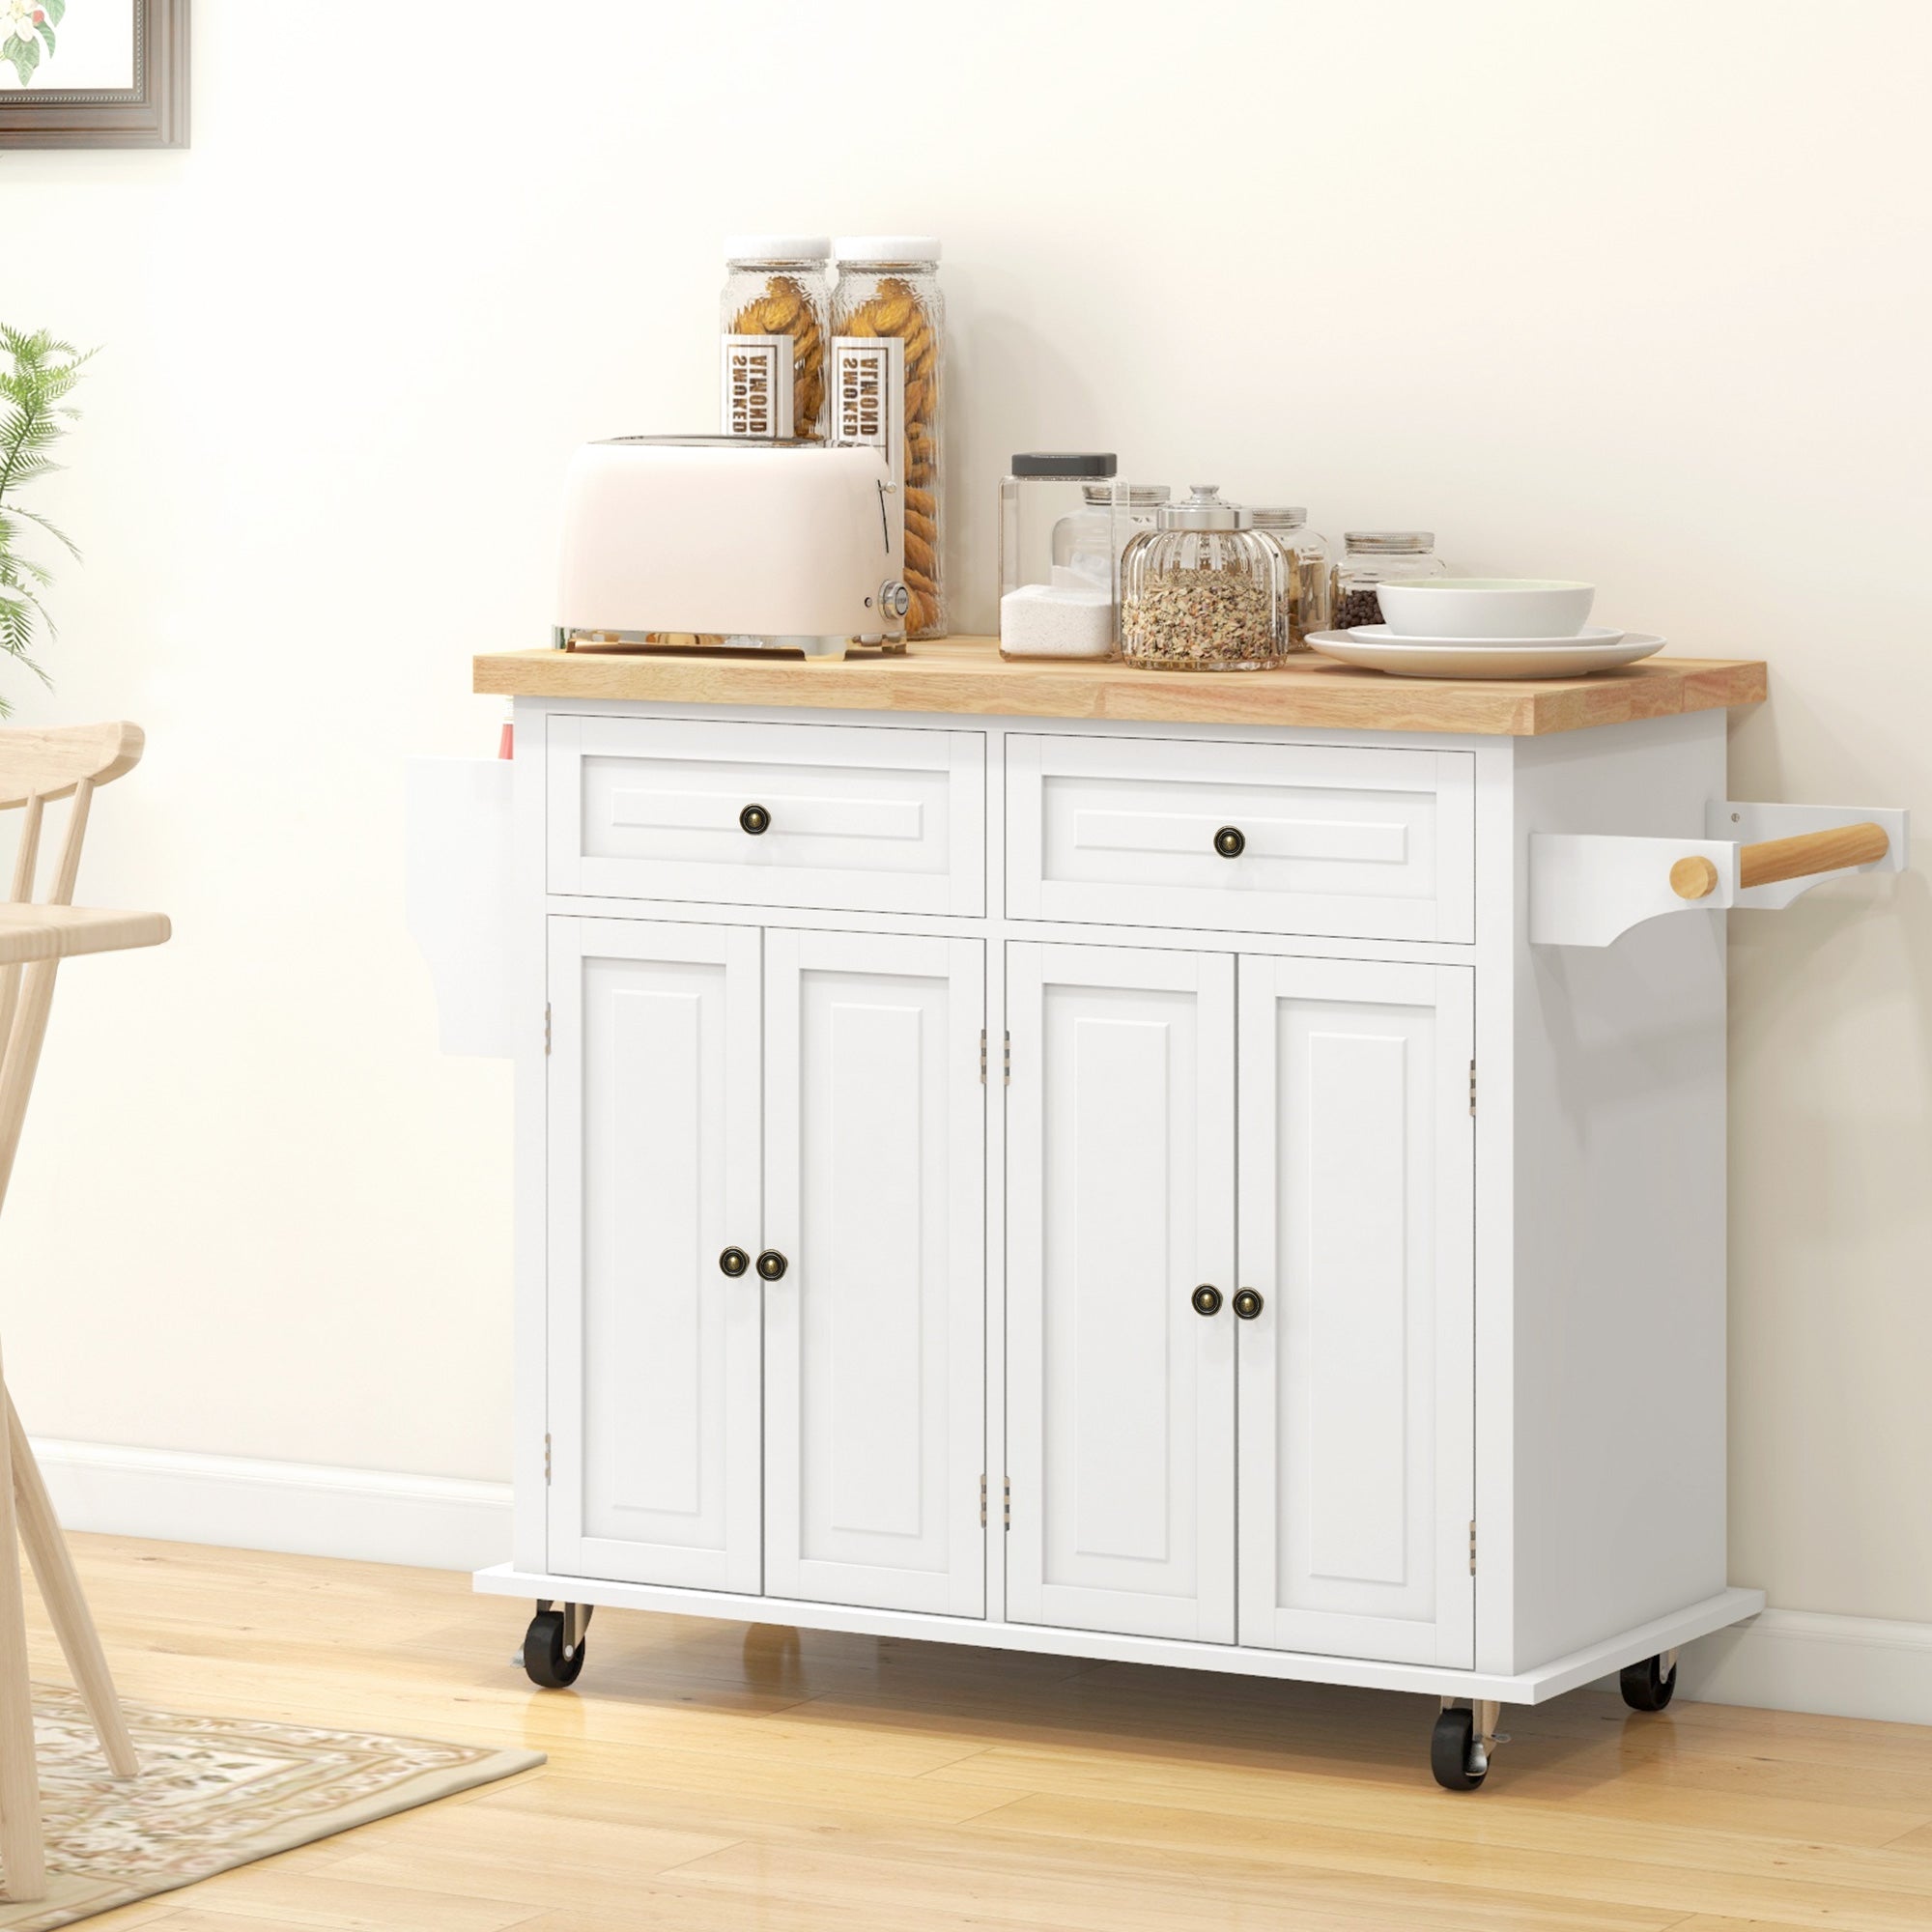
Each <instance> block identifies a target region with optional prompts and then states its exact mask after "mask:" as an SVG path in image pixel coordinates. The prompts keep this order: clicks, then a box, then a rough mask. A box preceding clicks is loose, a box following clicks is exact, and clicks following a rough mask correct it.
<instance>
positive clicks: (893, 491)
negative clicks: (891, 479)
mask: <svg viewBox="0 0 1932 1932" xmlns="http://www.w3.org/2000/svg"><path fill="white" fill-rule="evenodd" d="M898 494H899V486H898V485H897V484H896V483H881V484H880V485H879V537H880V540H881V541H882V542H883V543H884V544H885V547H886V554H887V555H888V556H891V555H892V554H893V520H892V518H891V517H889V516H888V515H887V514H886V498H887V497H896V496H897V495H898Z"/></svg>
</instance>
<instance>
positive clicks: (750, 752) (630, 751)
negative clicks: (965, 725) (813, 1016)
mask: <svg viewBox="0 0 1932 1932" xmlns="http://www.w3.org/2000/svg"><path fill="white" fill-rule="evenodd" d="M548 755H549V780H550V799H549V814H548V818H549V834H548V836H549V842H550V867H549V869H550V889H551V891H552V892H554V893H573V894H580V895H584V896H588V897H596V898H602V897H609V898H653V899H690V900H703V901H714V902H724V903H727V904H738V905H770V906H810V907H820V908H824V909H827V910H834V911H849V912H923V913H965V914H969V915H975V916H977V915H980V914H982V913H983V912H984V911H985V909H986V907H985V898H986V880H985V870H986V861H985V788H986V740H985V735H984V734H983V733H982V732H979V731H923V730H905V729H899V728H895V727H879V728H874V727H868V726H865V725H737V724H729V723H719V724H711V723H708V722H704V721H697V720H689V719H653V718H568V717H553V718H552V719H551V721H550V734H549V740H548ZM753 806H756V807H759V808H761V809H762V810H763V811H764V812H765V813H766V814H767V815H768V823H767V825H766V829H765V830H764V831H763V832H761V833H755V834H754V833H752V832H749V831H747V830H746V827H745V823H744V819H743V814H744V813H745V811H746V810H747V808H748V807H753Z"/></svg>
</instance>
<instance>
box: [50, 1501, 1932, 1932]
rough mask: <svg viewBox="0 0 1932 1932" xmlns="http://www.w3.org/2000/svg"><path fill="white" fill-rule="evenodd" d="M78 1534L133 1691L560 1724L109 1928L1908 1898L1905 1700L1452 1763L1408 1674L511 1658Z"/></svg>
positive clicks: (1562, 1922) (374, 1930) (735, 1640)
mask: <svg viewBox="0 0 1932 1932" xmlns="http://www.w3.org/2000/svg"><path fill="white" fill-rule="evenodd" d="M76 1548H77V1551H78V1554H79V1558H80V1563H81V1568H82V1571H83V1574H84V1575H85V1577H86V1579H87V1583H88V1587H89V1590H90V1591H91V1593H92V1595H93V1599H94V1603H95V1605H96V1608H97V1611H98V1613H99V1617H100V1621H101V1625H102V1630H103V1634H104V1636H105V1637H106V1640H107V1645H108V1650H109V1654H110V1655H111V1656H112V1658H113V1660H114V1662H115V1667H116V1669H117V1670H118V1671H119V1673H120V1675H121V1678H122V1680H123V1685H124V1689H125V1690H126V1691H127V1692H128V1695H129V1696H132V1697H138V1698H141V1699H143V1700H145V1701H147V1702H150V1703H156V1704H161V1705H165V1706H169V1707H171V1708H174V1709H177V1710H184V1711H199V1712H233V1713H238V1714H244V1715H250V1716H275V1717H286V1718H294V1719H303V1720H312V1721H316V1722H323V1723H330V1724H341V1725H344V1726H348V1727H351V1728H362V1729H370V1730H397V1731H409V1732H415V1733H419V1734H424V1735H428V1736H432V1737H440V1738H446V1739H454V1740H461V1741H466V1742H475V1743H489V1744H500V1745H528V1746H533V1747H537V1748H539V1749H542V1750H545V1751H547V1752H549V1754H550V1762H549V1764H548V1766H547V1767H546V1768H545V1769H543V1770H541V1771H538V1772H534V1773H532V1774H529V1775H528V1776H525V1777H522V1778H519V1779H517V1780H515V1781H513V1782H509V1783H504V1784H499V1785H495V1786H491V1787H488V1788H486V1789H485V1790H483V1791H481V1792H474V1793H469V1794H467V1795H465V1796H463V1797H460V1798H455V1799H451V1800H449V1801H447V1802H446V1803H444V1804H438V1805H435V1806H432V1807H430V1808H428V1809H425V1810H418V1811H412V1812H408V1813H406V1814H404V1815H403V1816H401V1817H399V1818H392V1819H388V1820H385V1821H384V1822H382V1823H379V1824H375V1825H370V1826H366V1827H364V1828H363V1829H362V1830H360V1831H357V1832H353V1833H349V1834H347V1835H346V1836H342V1837H337V1838H332V1839H329V1840H327V1841H326V1842H325V1843H322V1844H319V1845H313V1846H309V1847H306V1848H305V1849H303V1850H300V1851H297V1852H291V1853H289V1854H287V1855H285V1856H284V1857H281V1858H278V1859H273V1860H270V1861H266V1862H264V1863H261V1864H257V1865H251V1866H247V1867H245V1868H243V1869H241V1870H240V1871H236V1872H231V1873H227V1874H225V1875H224V1876H222V1877H220V1878H217V1879H213V1880H212V1881H210V1882H209V1883H207V1884H206V1885H202V1886H199V1887H196V1888H194V1889H190V1890H186V1891H180V1892H174V1893H170V1894H168V1895H166V1896H164V1897H162V1898H159V1899H156V1900H154V1901H152V1902H150V1903H148V1904H145V1905H140V1906H134V1907H130V1908H128V1909H127V1910H125V1911H123V1912H119V1913H114V1914H110V1915H108V1916H106V1917H104V1918H99V1919H96V1920H94V1921H92V1923H93V1925H94V1926H98V1927H99V1928H102V1932H120V1928H123V1927H128V1926H135V1925H142V1926H160V1927H165V1928H167V1932H269V1928H271V1927H275V1928H279V1927H298V1926H299V1927H330V1928H350V1927H354V1928H362V1929H363V1932H389V1928H395V1932H497V1928H507V1927H510V1926H520V1927H524V1928H526V1932H619V1928H622V1932H632V1929H633V1928H639V1927H650V1928H665V1932H687V1928H689V1932H712V1929H713V1928H716V1932H874V1929H875V1928H893V1932H965V1928H968V1927H972V1928H977V1932H987V1928H1004V1932H1013V1928H1046V1927H1051V1928H1054V1932H1063V1928H1067V1929H1069V1932H1144V1928H1155V1927H1158V1928H1162V1932H1169V1928H1193V1927H1213V1928H1240V1932H1259V1928H1264V1927H1265V1928H1275V1927H1281V1928H1288V1927H1293V1928H1296V1932H1325V1928H1331V1927H1333V1928H1361V1927H1378V1928H1387V1929H1388V1932H1408V1928H1421V1929H1422V1932H1437V1929H1438V1928H1439V1932H1463V1928H1466V1932H1501V1928H1509V1927H1534V1928H1539V1932H1542V1928H1605V1932H1608V1928H1620V1927H1633V1928H1646V1932H1648V1928H1657V1932H1662V1928H1663V1927H1665V1926H1680V1927H1683V1928H1685V1932H1740V1928H1743V1927H1745V1926H1747V1925H1751V1926H1767V1925H1773V1926H1786V1925H1806V1926H1831V1927H1833V1928H1838V1932H1860V1929H1861V1928H1873V1932H1878V1928H1884V1932H1892V1928H1913V1932H1927V1928H1932V1730H1926V1729H1918V1728H1915V1727H1912V1726H1909V1725H1887V1724H1871V1723H1858V1722H1852V1721H1850V1720H1846V1719H1832V1718H1798V1717H1782V1716H1776V1715H1773V1714H1770V1713H1765V1712H1758V1711H1741V1710H1731V1709H1726V1708H1724V1707H1722V1706H1719V1705H1695V1704H1692V1705H1686V1706H1679V1707H1677V1708H1675V1709H1673V1710H1671V1711H1668V1712H1666V1713H1664V1714H1663V1715H1662V1716H1661V1717H1651V1718H1643V1717H1635V1716H1633V1715H1631V1714H1629V1713H1627V1712H1626V1711H1625V1710H1624V1708H1623V1706H1622V1704H1621V1703H1619V1702H1618V1701H1616V1700H1615V1699H1614V1698H1610V1697H1605V1696H1602V1695H1599V1694H1596V1693H1592V1692H1588V1691H1584V1692H1579V1693H1577V1695H1574V1696H1571V1697H1566V1698H1564V1699H1562V1700H1560V1701H1559V1702H1557V1703H1555V1704H1552V1705H1547V1706H1545V1707H1544V1708H1542V1709H1541V1710H1538V1711H1511V1712H1508V1713H1506V1715H1505V1719H1504V1724H1505V1728H1506V1729H1508V1730H1510V1731H1512V1732H1513V1733H1514V1734H1515V1741H1514V1742H1513V1743H1512V1744H1510V1745H1508V1746H1507V1747H1504V1748H1503V1749H1502V1750H1501V1751H1499V1753H1498V1755H1497V1765H1496V1769H1495V1770H1494V1771H1493V1772H1492V1774H1491V1776H1490V1781H1489V1783H1488V1785H1487V1786H1486V1787H1485V1788H1484V1790H1483V1791H1482V1792H1480V1793H1479V1794H1476V1795H1473V1796H1463V1795H1452V1794H1450V1793H1447V1792H1442V1791H1438V1790H1437V1789H1436V1788H1435V1785H1434V1784H1432V1783H1431V1782H1430V1780H1429V1775H1428V1771H1427V1767H1426V1764H1425V1750H1426V1743H1427V1738H1428V1732H1429V1726H1430V1721H1431V1719H1432V1716H1433V1711H1432V1708H1431V1706H1430V1705H1429V1704H1427V1703H1426V1702H1425V1701H1424V1700H1422V1699H1420V1698H1415V1697H1404V1696H1396V1695H1392V1694H1390V1693H1387V1692H1368V1691H1351V1690H1326V1689H1317V1688H1310V1687H1300V1686H1294V1685H1269V1684H1263V1683H1259V1682H1255V1681H1253V1680H1248V1679H1227V1678H1216V1677H1212V1676H1208V1675H1195V1674H1191V1673H1184V1672H1180V1671H1171V1670H1158V1669H1153V1668H1150V1667H1144V1666H1138V1665H1125V1664H1084V1663H1079V1662H1071V1661H1067V1660H1060V1659H1053V1658H1039V1657H1022V1656H1010V1655H1005V1654H997V1653H990V1652H984V1651H975V1650H964V1649H960V1650H952V1649H942V1648H938V1647H934V1646H928V1645H920V1644H913V1643H903V1642H898V1641H887V1642H880V1641H876V1640H874V1639H871V1638H868V1637H854V1636H834V1635H820V1634H811V1633H804V1634H800V1633H795V1632H792V1631H788V1630H779V1629H773V1628H768V1627H756V1628H753V1629H751V1630H750V1631H747V1630H746V1629H744V1628H743V1627H741V1626H737V1625H726V1624H712V1623H699V1622H694V1621H684V1620H679V1619H672V1618H668V1617H663V1618H661V1617H645V1616H641V1615H624V1614H620V1613H616V1612H604V1613H601V1614H600V1616H599V1618H598V1620H597V1622H596V1624H595V1626H594V1627H593V1630H592V1633H591V1638H590V1656H589V1662H588V1664H587V1667H586V1669H585V1672H584V1675H583V1677H582V1680H581V1681H580V1686H579V1690H577V1691H575V1692H562V1693H558V1692H554V1691H553V1692H538V1691H534V1690H531V1689H530V1688H529V1686H528V1685H527V1683H526V1680H525V1679H524V1677H523V1676H522V1674H521V1672H519V1671H516V1670H513V1669H512V1668H511V1666H510V1662H509V1658H510V1653H511V1651H512V1650H513V1649H514V1648H515V1647H516V1645H517V1642H518V1641H519V1639H520V1636H521V1630H520V1627H519V1626H520V1621H521V1620H520V1615H519V1610H518V1606H517V1605H514V1604H511V1603H507V1602H504V1601H501V1600H497V1599H491V1598H476V1597H472V1596H471V1595H470V1594H469V1589H468V1586H467V1583H466V1581H465V1579H464V1578H462V1577H452V1576H444V1575H439V1574H436V1573H433V1572H427V1571H412V1570H395V1569H388V1568H384V1567H380V1566H376V1565H363V1564H346V1563H327V1562H318V1561H314V1560H311V1559H308V1558H298V1557H278V1556H258V1555H251V1554H244V1553H240V1552H235V1551H229V1550H214V1549H200V1548H185V1547H183V1546H179V1545H170V1544H157V1543H145V1544H144V1543H135V1542H124V1541H117V1540H112V1539H105V1538H78V1539H76ZM35 1668H36V1675H37V1676H40V1677H43V1678H52V1679H58V1677H59V1676H60V1674H61V1673H60V1665H59V1659H58V1655H57V1653H56V1651H55V1649H54V1646H53V1644H52V1641H51V1639H50V1638H49V1637H48V1635H47V1634H46V1630H45V1626H44V1623H43V1622H41V1623H37V1625H36V1630H35Z"/></svg>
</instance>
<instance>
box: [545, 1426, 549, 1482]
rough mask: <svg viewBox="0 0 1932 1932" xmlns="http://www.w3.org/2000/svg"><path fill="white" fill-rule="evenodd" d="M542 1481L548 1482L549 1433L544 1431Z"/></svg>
mask: <svg viewBox="0 0 1932 1932" xmlns="http://www.w3.org/2000/svg"><path fill="white" fill-rule="evenodd" d="M544 1481H545V1482H546V1483H548V1482H549V1481H550V1431H549V1430H548V1429H546V1430H545V1431H544Z"/></svg>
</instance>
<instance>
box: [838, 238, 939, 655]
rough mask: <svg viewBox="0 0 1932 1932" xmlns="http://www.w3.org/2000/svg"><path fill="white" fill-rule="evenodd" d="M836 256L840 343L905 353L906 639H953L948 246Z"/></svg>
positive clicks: (881, 247)
mask: <svg viewBox="0 0 1932 1932" xmlns="http://www.w3.org/2000/svg"><path fill="white" fill-rule="evenodd" d="M832 252H833V256H834V258H835V260H836V261H837V264H838V285H837V287H836V288H835V289H834V291H833V295H832V333H833V334H834V335H835V336H858V337H861V338H876V337H880V336H886V337H892V338H895V339H896V340H897V341H898V342H900V343H901V344H902V345H903V364H904V386H903V389H902V391H901V395H900V398H899V400H900V416H899V421H900V429H901V450H900V455H901V470H900V476H899V481H900V483H901V484H902V485H903V486H904V489H905V581H906V588H907V589H908V590H909V591H910V592H911V593H912V608H911V609H910V610H909V611H907V613H906V636H907V637H908V638H943V637H944V636H945V635H946V614H947V613H946V581H945V575H944V572H943V569H942V565H941V556H942V550H941V544H942V539H943V535H944V525H945V497H944V493H943V491H942V487H941V483H940V469H939V464H940V445H941V429H942V426H943V423H944V420H945V418H944V390H943V388H942V386H941V384H942V376H941V364H942V357H943V349H944V337H945V330H946V305H945V303H944V301H943V300H942V299H941V298H940V293H939V274H938V270H939V242H938V241H937V240H936V239H935V238H934V237H933V236H930V235H841V236H839V237H838V239H837V240H836V241H834V242H833V244H832Z"/></svg>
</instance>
